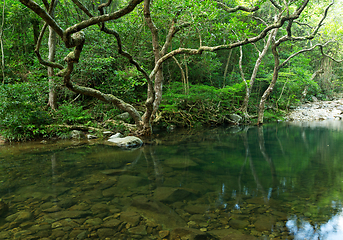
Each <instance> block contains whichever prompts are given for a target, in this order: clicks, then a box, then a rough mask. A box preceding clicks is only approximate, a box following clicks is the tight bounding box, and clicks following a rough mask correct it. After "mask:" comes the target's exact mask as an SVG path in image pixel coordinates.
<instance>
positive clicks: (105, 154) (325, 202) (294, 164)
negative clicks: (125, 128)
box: [0, 121, 343, 240]
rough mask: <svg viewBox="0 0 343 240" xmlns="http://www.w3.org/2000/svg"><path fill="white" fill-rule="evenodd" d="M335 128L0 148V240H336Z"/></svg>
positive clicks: (340, 212)
mask: <svg viewBox="0 0 343 240" xmlns="http://www.w3.org/2000/svg"><path fill="white" fill-rule="evenodd" d="M342 126H343V123H342V122H341V121H335V122H334V123H333V122H330V121H328V122H320V124H316V123H312V124H309V123H307V124H301V123H298V125H295V124H293V125H292V124H290V123H288V124H286V123H284V124H272V125H264V126H263V127H251V126H249V127H248V126H247V127H245V126H235V127H227V128H224V127H221V128H213V129H201V130H199V129H197V130H180V131H175V132H171V133H161V134H160V135H158V136H155V137H154V139H148V140H145V141H146V142H147V144H145V145H144V146H143V147H142V148H140V149H138V150H131V151H123V150H120V149H117V148H113V147H111V146H107V145H104V144H102V142H101V141H94V142H73V141H58V142H56V141H55V142H47V143H46V144H42V143H38V142H30V143H21V144H12V145H5V146H0V199H1V201H0V239H44V238H45V239H173V240H174V239H223V240H229V239H330V240H332V239H342V238H343V207H342V199H343V192H342V187H343V147H342V146H343V132H342Z"/></svg>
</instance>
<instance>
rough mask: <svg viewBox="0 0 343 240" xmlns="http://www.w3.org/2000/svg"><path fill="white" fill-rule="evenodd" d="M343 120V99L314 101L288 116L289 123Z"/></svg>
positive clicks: (301, 106)
mask: <svg viewBox="0 0 343 240" xmlns="http://www.w3.org/2000/svg"><path fill="white" fill-rule="evenodd" d="M342 118H343V99H342V98H341V99H336V100H332V101H314V102H310V103H305V104H302V105H300V106H298V107H297V108H296V109H294V110H293V111H291V112H290V113H289V114H288V115H287V116H286V120H287V121H299V122H309V121H323V120H342Z"/></svg>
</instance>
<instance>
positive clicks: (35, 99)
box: [0, 83, 51, 141]
mask: <svg viewBox="0 0 343 240" xmlns="http://www.w3.org/2000/svg"><path fill="white" fill-rule="evenodd" d="M38 87H39V86H37V85H33V84H30V83H17V84H13V85H10V84H6V85H0V106H1V108H0V134H1V135H2V136H4V137H5V138H6V139H8V140H10V141H17V140H28V139H31V138H33V137H37V136H45V135H46V130H45V127H44V125H46V124H49V123H50V122H51V118H50V116H49V115H48V113H47V112H46V111H44V110H43V108H44V107H45V104H46V101H45V100H46V99H45V96H44V95H43V94H42V92H40V89H39V88H38ZM43 90H44V89H43Z"/></svg>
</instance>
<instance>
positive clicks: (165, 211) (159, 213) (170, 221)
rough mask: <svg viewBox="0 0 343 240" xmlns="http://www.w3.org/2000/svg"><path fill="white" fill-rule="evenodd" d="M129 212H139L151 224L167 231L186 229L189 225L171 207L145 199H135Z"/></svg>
mask: <svg viewBox="0 0 343 240" xmlns="http://www.w3.org/2000/svg"><path fill="white" fill-rule="evenodd" d="M127 211H131V212H139V213H140V214H141V215H142V216H143V217H145V218H147V219H149V221H150V222H154V223H156V224H161V225H162V226H163V227H165V228H166V229H173V228H177V227H185V226H186V225H187V224H186V222H185V221H184V220H183V219H182V218H181V217H180V216H179V215H178V214H177V213H175V212H174V211H173V210H172V209H171V208H170V207H168V206H166V205H164V204H162V203H161V202H159V201H155V200H149V199H147V198H145V197H137V198H135V199H134V200H133V201H132V204H131V206H130V207H129V208H128V209H127ZM171 239H173V238H171Z"/></svg>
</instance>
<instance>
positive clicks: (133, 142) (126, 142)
mask: <svg viewBox="0 0 343 240" xmlns="http://www.w3.org/2000/svg"><path fill="white" fill-rule="evenodd" d="M108 142H110V143H111V144H112V145H114V146H117V147H120V148H124V149H129V148H139V147H141V146H142V145H143V141H142V140H141V139H140V138H138V137H134V136H127V137H123V138H122V137H120V135H119V134H115V135H113V136H111V137H110V138H109V139H108Z"/></svg>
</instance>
